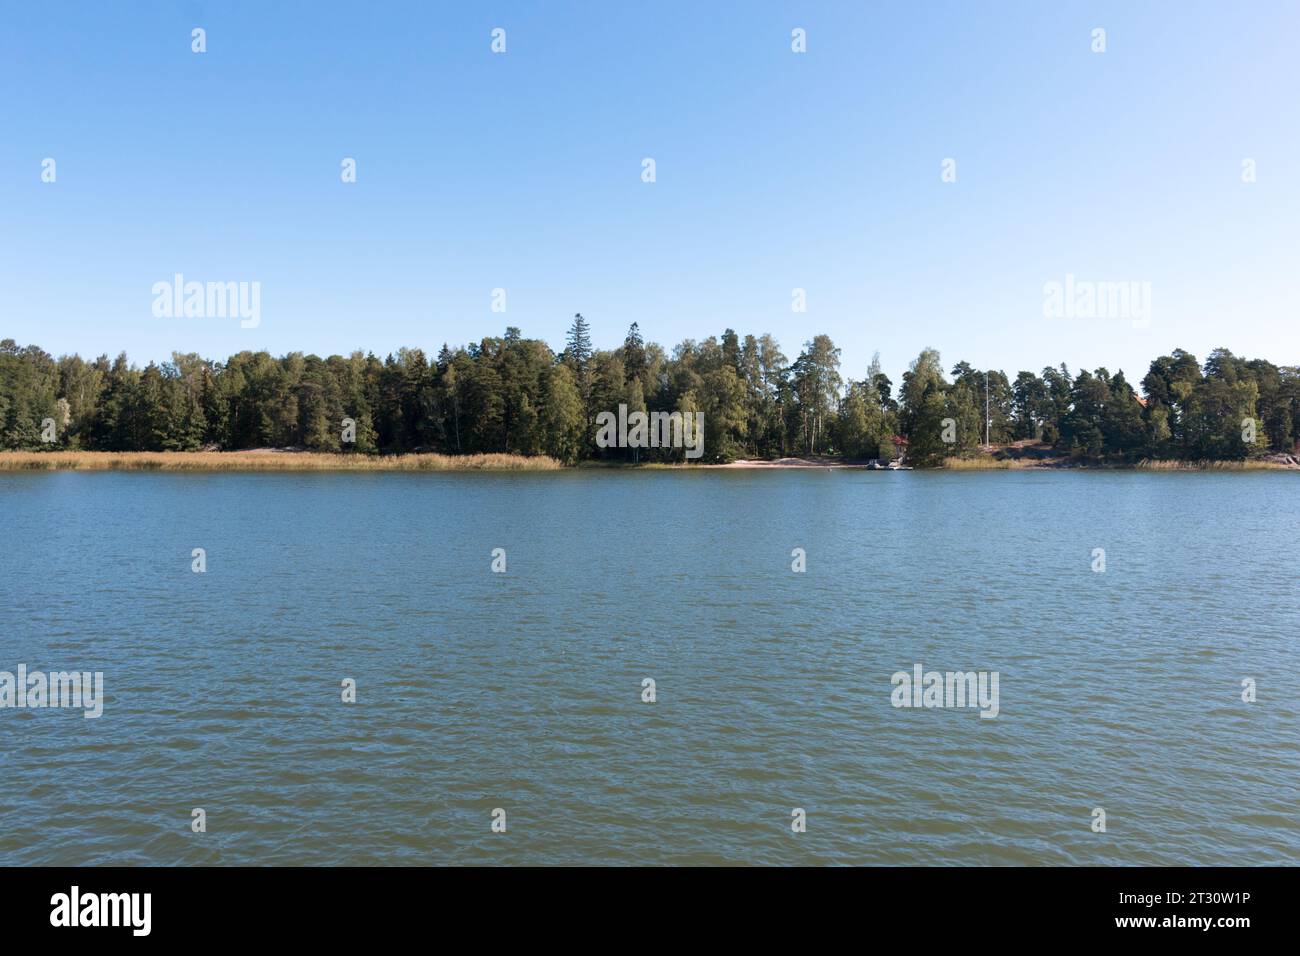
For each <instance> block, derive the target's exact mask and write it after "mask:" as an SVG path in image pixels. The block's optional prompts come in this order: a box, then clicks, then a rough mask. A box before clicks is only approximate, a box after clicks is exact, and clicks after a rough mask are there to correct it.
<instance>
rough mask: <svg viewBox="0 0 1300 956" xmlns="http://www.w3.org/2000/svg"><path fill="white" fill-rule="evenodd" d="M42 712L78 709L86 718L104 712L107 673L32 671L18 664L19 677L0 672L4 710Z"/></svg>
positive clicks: (1, 699)
mask: <svg viewBox="0 0 1300 956" xmlns="http://www.w3.org/2000/svg"><path fill="white" fill-rule="evenodd" d="M6 707H14V708H19V709H33V710H36V709H40V708H44V707H75V708H80V709H81V710H84V711H85V713H84V714H82V716H83V717H86V718H88V719H90V718H94V717H99V716H100V715H101V714H103V713H104V672H103V671H95V672H94V673H93V674H92V673H91V672H90V671H53V672H51V673H49V674H46V673H45V672H44V671H28V670H27V665H26V664H19V665H18V672H17V674H13V673H11V672H9V671H0V709H4V708H6Z"/></svg>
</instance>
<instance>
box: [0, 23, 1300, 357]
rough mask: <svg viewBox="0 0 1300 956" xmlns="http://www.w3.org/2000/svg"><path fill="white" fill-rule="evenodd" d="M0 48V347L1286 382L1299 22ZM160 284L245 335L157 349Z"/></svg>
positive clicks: (390, 35) (210, 320)
mask: <svg viewBox="0 0 1300 956" xmlns="http://www.w3.org/2000/svg"><path fill="white" fill-rule="evenodd" d="M0 11H2V14H0V244H2V245H0V290H3V297H4V298H3V309H4V313H3V321H2V322H0V337H12V338H15V339H17V340H18V341H19V342H20V343H22V344H26V343H35V344H38V345H40V346H42V347H43V348H45V349H47V350H48V351H51V352H53V353H55V354H60V353H63V352H73V351H76V352H80V353H81V354H82V355H86V356H90V355H95V354H99V353H101V352H107V353H109V354H116V353H117V352H118V351H121V350H123V349H124V350H126V351H127V352H128V354H129V355H130V356H131V357H132V359H134V360H136V361H138V362H140V363H142V364H143V363H144V362H146V361H148V360H150V359H158V360H161V359H165V358H167V357H168V356H169V355H170V353H171V352H172V351H173V350H180V351H198V352H201V353H203V354H204V355H207V356H209V357H215V358H224V357H225V356H226V355H228V354H230V353H232V352H236V351H239V350H242V349H260V348H264V349H267V350H269V351H271V352H273V353H275V354H282V353H284V352H287V351H299V350H300V351H307V352H317V353H319V354H322V355H325V354H329V353H332V352H348V351H351V350H353V349H357V348H360V349H364V350H369V351H374V352H375V353H376V354H379V355H381V356H382V355H384V354H386V353H387V352H389V351H391V350H394V349H396V348H398V347H400V346H403V345H407V346H420V347H423V348H425V349H426V350H429V351H436V349H437V348H438V347H439V346H440V345H441V344H442V343H443V342H444V341H446V342H450V343H452V344H456V343H465V342H468V341H472V340H477V339H479V338H481V337H483V336H485V335H494V334H500V333H501V332H502V331H503V330H504V328H505V326H507V325H515V326H519V327H520V328H521V329H522V330H523V332H524V334H525V335H529V336H536V337H540V338H544V339H546V340H547V341H549V342H550V343H551V344H552V346H554V347H556V348H557V349H558V348H559V347H561V346H562V344H563V335H564V331H565V329H566V327H567V325H568V324H569V321H570V319H571V317H572V315H573V313H574V312H577V311H581V312H582V313H584V315H586V317H587V318H588V320H589V321H590V322H591V324H592V330H593V337H594V340H595V344H596V345H597V346H598V347H613V346H615V345H617V344H619V343H620V342H621V341H622V338H623V335H624V333H625V332H626V329H627V327H628V325H629V323H631V322H633V321H636V322H639V323H640V325H641V329H642V331H643V333H644V334H645V336H646V337H647V338H648V339H651V340H654V341H657V342H659V343H661V344H663V345H664V346H665V347H666V348H669V349H671V347H672V345H674V344H675V343H676V342H678V341H680V340H681V339H683V338H687V337H691V338H704V337H706V336H708V335H711V334H720V333H721V332H722V330H723V329H724V328H726V327H728V326H730V327H733V328H735V329H736V330H737V331H738V332H740V333H741V334H742V335H743V334H745V333H747V332H753V333H755V334H758V333H761V332H765V331H766V332H771V333H772V334H773V335H775V336H776V337H777V339H778V340H779V341H780V342H781V344H782V346H783V347H784V351H785V352H786V354H787V355H788V356H789V357H790V358H792V359H793V358H794V356H795V355H796V354H797V353H798V351H799V348H800V346H801V344H802V343H803V342H804V341H805V340H806V339H808V338H810V337H811V336H812V335H813V334H816V333H818V332H825V333H828V334H829V335H830V336H831V337H832V338H833V339H834V340H835V342H836V343H837V344H838V345H839V346H841V348H842V349H843V362H844V365H843V372H844V373H845V374H846V375H848V376H852V377H860V376H861V375H862V374H863V373H864V371H865V369H866V366H867V364H868V362H869V361H870V359H871V355H872V353H873V352H874V351H876V350H879V351H880V352H881V356H882V360H883V363H884V367H885V370H886V371H887V372H889V373H890V374H891V375H892V376H894V378H895V381H897V377H898V374H899V372H900V371H901V370H902V369H903V368H904V367H905V366H906V364H907V362H908V361H910V360H911V359H912V358H913V357H914V356H915V355H916V353H917V352H918V351H920V349H921V348H922V347H924V346H927V345H932V346H934V347H936V348H938V349H940V351H941V352H942V354H943V358H944V362H945V364H946V365H947V366H949V367H951V365H952V364H954V363H955V362H957V361H958V360H960V359H965V360H967V361H969V362H971V364H972V365H974V366H976V367H977V368H983V367H990V366H991V367H994V368H1003V369H1005V370H1007V371H1008V372H1009V373H1010V374H1012V375H1014V373H1015V372H1016V371H1017V370H1019V369H1022V368H1027V369H1033V370H1039V369H1041V368H1042V367H1043V366H1044V365H1047V364H1057V363H1059V362H1061V361H1065V362H1067V363H1069V365H1070V367H1071V368H1072V369H1074V368H1077V367H1079V366H1086V367H1088V368H1095V367H1097V366H1101V365H1105V366H1106V367H1108V368H1110V369H1111V370H1112V371H1114V370H1115V369H1117V368H1123V369H1124V370H1125V371H1126V372H1127V373H1128V374H1129V375H1130V377H1131V378H1135V379H1139V378H1140V377H1141V375H1142V374H1143V373H1144V371H1145V368H1146V365H1147V363H1148V362H1149V360H1150V359H1151V358H1152V357H1154V356H1155V355H1158V354H1161V353H1164V352H1168V351H1169V350H1171V349H1173V348H1175V347H1182V348H1186V349H1188V350H1190V351H1192V352H1194V353H1195V354H1196V355H1197V356H1198V357H1199V358H1201V359H1204V357H1205V354H1206V353H1207V352H1208V351H1209V350H1210V349H1211V348H1214V347H1216V346H1220V345H1222V346H1226V347H1228V348H1231V349H1232V350H1233V351H1235V352H1238V353H1243V354H1246V355H1249V356H1252V357H1255V356H1262V357H1266V358H1269V359H1271V360H1273V361H1275V362H1277V363H1279V364H1295V363H1300V309H1298V308H1297V303H1298V302H1300V235H1298V228H1300V227H1298V224H1300V215H1298V214H1300V3H1297V2H1293V0H1273V2H1254V0H1252V2H1241V3H1229V2H1220V3H1201V2H1187V0H1177V2H1174V0H1166V2H1142V3H1134V2H1119V3H1096V2H1093V3H1070V2H1056V0H1054V2H1050V3H1049V2H1037V0H1026V2H988V3H977V2H970V0H966V2H953V3H939V2H930V0H915V2H898V3H866V2H842V3H840V2H826V0H820V2H807V3H797V2H779V3H763V2H746V3H739V2H737V3H713V2H692V3H660V2H657V3H632V2H621V0H620V2H616V0H608V2H602V3H594V2H592V3H561V2H547V3H536V2H526V3H488V2H484V3H477V2H476V3H469V2H464V3H458V4H450V3H433V2H423V3H410V4H398V3H382V2H377V3H331V2H311V3H267V2H230V3H227V2H220V3H218V2H178V3H166V2H161V0H154V2H140V3H129V4H128V3H115V4H109V3H62V2H52V0H40V2H21V3H20V2H16V0H4V2H3V6H0ZM194 27H203V28H204V29H205V30H206V31H207V52H206V53H203V54H195V53H192V52H191V30H192V28H194ZM494 27H502V28H504V29H505V30H506V43H507V47H506V50H507V52H506V53H505V54H501V55H496V54H493V53H492V52H491V49H490V42H491V37H490V33H491V30H492V29H493V28H494ZM796 27H801V28H803V29H805V30H806V31H807V53H805V54H796V53H793V52H792V51H791V36H790V35H791V30H792V29H794V28H796ZM1096 27H1102V28H1104V29H1105V30H1106V51H1105V52H1104V53H1094V52H1093V51H1092V44H1093V39H1092V35H1091V34H1092V30H1093V29H1094V28H1096ZM47 157H49V158H53V159H55V161H56V164H57V165H56V173H57V180H56V182H54V183H52V184H50V183H43V182H42V181H41V171H42V161H43V160H44V159H45V158H47ZM344 157H354V158H355V159H356V161H357V173H358V181H357V182H356V183H355V184H345V183H343V182H341V180H340V168H341V167H340V164H341V162H342V160H343V158H344ZM645 157H651V158H653V159H654V160H655V162H656V167H657V168H656V174H657V181H656V182H654V183H645V182H642V177H641V171H642V166H641V162H642V159H643V158H645ZM949 157H951V158H953V159H955V160H956V172H957V179H956V182H951V183H945V182H942V181H941V175H940V173H941V163H942V162H943V160H944V159H945V158H949ZM1244 159H1253V160H1254V161H1255V164H1256V175H1257V181H1256V182H1254V183H1249V184H1248V183H1243V182H1242V161H1243V160H1244ZM178 272H179V273H182V274H184V276H185V277H186V279H187V280H199V281H222V282H225V281H249V282H251V281H257V282H260V283H261V287H262V303H261V324H260V325H259V326H258V327H257V328H249V329H246V328H240V324H239V322H238V320H237V319H227V318H214V317H207V318H202V319H199V318H189V319H186V318H157V317H155V316H154V315H153V311H152V304H153V295H152V292H151V287H152V286H153V284H154V283H155V282H158V281H161V280H170V278H171V277H172V275H173V274H174V273H178ZM1067 274H1073V275H1075V276H1076V277H1078V278H1079V279H1084V280H1094V281H1102V280H1131V281H1142V282H1149V283H1150V284H1151V286H1150V288H1151V317H1150V324H1149V325H1148V326H1146V327H1143V328H1137V327H1135V323H1134V322H1131V321H1125V320H1123V319H1092V320H1087V319H1079V318H1074V319H1048V318H1045V317H1044V316H1043V301H1044V293H1043V286H1044V283H1046V282H1050V281H1063V280H1064V278H1065V276H1066V275H1067ZM498 287H500V288H504V289H505V290H506V304H507V311H506V313H505V314H500V313H494V312H492V311H491V308H490V306H491V292H492V290H493V289H494V288H498ZM794 288H803V289H805V290H806V291H807V304H808V308H807V312H806V313H803V314H799V313H795V312H793V311H792V309H791V290H792V289H794Z"/></svg>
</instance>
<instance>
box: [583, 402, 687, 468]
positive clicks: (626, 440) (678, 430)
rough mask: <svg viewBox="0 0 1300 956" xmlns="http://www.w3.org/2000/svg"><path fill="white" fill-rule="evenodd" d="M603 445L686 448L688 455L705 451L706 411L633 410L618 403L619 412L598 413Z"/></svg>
mask: <svg viewBox="0 0 1300 956" xmlns="http://www.w3.org/2000/svg"><path fill="white" fill-rule="evenodd" d="M596 425H597V426H598V427H599V428H600V431H598V432H597V433H596V446H597V447H599V448H684V449H686V457H687V458H699V457H700V456H701V455H703V454H704V413H703V412H686V413H685V414H683V413H681V412H632V413H631V414H630V415H629V414H628V411H627V405H625V404H624V405H619V406H618V414H617V415H615V414H614V413H613V412H601V413H600V414H599V415H597V416H596Z"/></svg>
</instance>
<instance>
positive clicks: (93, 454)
mask: <svg viewBox="0 0 1300 956" xmlns="http://www.w3.org/2000/svg"><path fill="white" fill-rule="evenodd" d="M562 467H563V466H562V465H561V464H560V463H559V462H558V461H556V460H555V459H554V458H549V457H547V456H545V455H537V456H532V457H525V456H523V455H359V454H349V455H335V454H328V453H323V452H251V451H242V452H241V451H226V452H222V451H165V452H151V451H129V452H110V451H53V452H41V451H6V452H0V471H54V470H75V471H555V470H557V469H559V468H562Z"/></svg>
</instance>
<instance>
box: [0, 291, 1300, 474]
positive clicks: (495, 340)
mask: <svg viewBox="0 0 1300 956" xmlns="http://www.w3.org/2000/svg"><path fill="white" fill-rule="evenodd" d="M567 338H568V344H567V347H566V349H565V350H564V352H563V353H561V354H560V355H559V356H557V355H556V354H555V353H554V352H552V351H551V349H550V347H549V346H548V345H547V344H546V343H545V342H542V341H540V340H537V339H528V338H524V337H523V335H522V334H521V333H520V331H519V330H518V329H516V328H513V327H512V328H508V329H506V331H505V334H504V335H503V336H501V337H488V338H484V339H482V340H480V341H479V342H476V343H471V344H469V345H467V346H465V347H463V348H451V347H449V346H447V345H444V346H443V347H442V348H441V350H440V351H439V352H438V356H437V359H436V360H434V361H430V360H429V359H428V358H427V356H426V355H425V353H424V352H423V351H422V350H421V349H400V350H398V352H397V353H396V354H393V355H389V356H388V357H387V358H386V359H383V360H382V361H381V360H380V359H379V358H377V357H376V356H374V355H372V354H366V353H362V352H353V353H351V354H350V355H348V356H340V355H331V356H329V357H328V358H324V359H322V358H320V357H318V356H315V355H303V354H301V353H297V352H294V353H290V354H288V355H285V356H283V357H281V358H275V357H273V356H271V355H269V354H268V353H266V352H240V353H238V354H237V355H232V356H230V357H229V358H228V359H226V361H225V362H218V361H213V360H210V359H205V358H202V357H200V356H198V355H195V354H192V353H190V354H180V353H177V354H173V355H172V357H171V361H169V362H164V363H162V364H154V363H150V364H149V365H147V366H146V367H144V368H143V369H141V368H138V367H136V366H133V365H131V364H130V362H129V361H128V360H127V357H126V356H125V355H119V356H118V357H117V358H116V359H114V360H113V361H111V362H110V361H109V359H108V357H107V356H100V357H98V358H96V359H94V360H93V361H86V360H83V359H82V358H80V357H79V356H76V355H72V356H62V357H60V358H58V359H57V360H56V359H54V358H52V357H51V356H50V355H49V354H47V353H46V352H44V351H42V350H41V349H39V348H37V347H35V346H27V347H19V346H18V345H17V344H16V343H15V342H14V341H13V340H11V339H6V340H4V341H0V447H3V448H8V449H19V450H31V451H48V450H54V449H62V450H76V449H85V450H100V451H194V450H198V449H201V448H204V447H211V446H215V447H219V448H221V449H226V450H236V449H247V448H263V447H272V448H285V447H292V448H302V449H308V450H312V451H322V452H340V451H341V452H347V453H355V454H363V455H364V454H374V453H379V452H383V453H400V452H416V451H422V452H438V453H442V454H452V455H457V454H459V455H469V454H479V455H494V454H502V453H504V454H508V455H538V454H547V455H550V456H552V457H554V458H556V459H558V460H560V461H563V462H565V463H569V464H573V463H577V462H579V461H581V460H582V459H585V458H604V459H607V460H609V461H635V462H680V461H683V460H684V452H683V449H681V448H643V449H623V448H607V449H598V448H597V447H596V445H595V440H594V439H595V425H594V422H595V416H596V414H597V413H598V412H601V411H610V412H615V413H616V412H617V410H618V407H619V405H626V406H627V408H628V411H629V412H638V411H641V412H646V413H656V412H659V413H672V412H681V413H683V414H687V413H692V412H695V411H701V412H703V413H704V418H705V430H704V452H703V455H702V456H701V458H700V460H701V461H704V462H719V461H729V460H732V459H736V458H741V457H748V458H777V457H782V456H786V455H790V454H802V455H818V454H842V455H844V456H846V457H849V458H854V459H868V458H885V457H893V456H894V455H895V454H896V451H895V443H896V441H902V440H903V439H906V443H907V444H906V449H907V458H908V460H909V461H910V462H912V463H913V464H917V465H937V464H941V463H942V462H943V461H944V459H945V458H949V457H953V456H962V455H965V454H970V453H972V452H973V451H974V450H975V449H976V448H977V447H978V446H979V445H981V444H982V443H983V441H984V434H985V429H986V428H987V430H988V433H989V436H990V438H991V440H992V442H993V443H995V444H998V443H1005V442H1011V441H1032V440H1041V441H1044V442H1047V443H1048V444H1052V445H1055V446H1056V447H1057V448H1059V449H1061V450H1065V451H1069V452H1070V453H1072V454H1074V455H1077V456H1079V457H1080V458H1084V459H1090V460H1113V461H1135V460H1137V459H1140V458H1180V459H1184V460H1200V459H1213V460H1222V461H1231V460H1240V459H1244V458H1247V457H1249V456H1252V455H1257V454H1260V453H1262V452H1265V451H1268V450H1270V449H1272V450H1275V451H1283V452H1288V453H1291V452H1293V451H1294V449H1295V447H1296V443H1297V439H1298V438H1300V369H1297V368H1295V367H1293V366H1283V367H1279V366H1275V365H1273V364H1272V363H1270V362H1267V361H1264V360H1262V359H1252V360H1247V359H1243V358H1240V357H1238V356H1235V355H1233V354H1232V353H1231V352H1229V351H1228V350H1226V349H1216V350H1215V351H1214V352H1212V353H1211V355H1210V357H1209V359H1207V360H1206V362H1205V364H1204V366H1201V365H1198V363H1197V361H1196V359H1195V357H1194V356H1192V355H1190V354H1188V353H1186V352H1183V351H1181V350H1175V351H1174V353H1173V354H1172V355H1165V356H1161V357H1159V358H1157V359H1156V360H1155V361H1153V362H1152V363H1151V365H1150V368H1149V369H1148V371H1147V373H1146V375H1145V377H1144V378H1143V379H1142V384H1141V389H1142V392H1143V397H1139V396H1138V394H1137V393H1136V391H1135V390H1134V388H1133V386H1132V385H1130V384H1129V382H1128V381H1127V379H1126V378H1125V376H1124V373H1123V372H1116V373H1115V374H1113V375H1112V374H1111V373H1110V372H1108V371H1107V370H1106V369H1104V368H1102V369H1096V370H1095V371H1093V372H1088V371H1080V372H1078V373H1077V374H1076V375H1073V376H1072V375H1071V373H1070V371H1069V370H1068V369H1067V368H1066V366H1065V365H1060V366H1058V367H1055V368H1052V367H1049V368H1045V369H1043V371H1042V374H1041V375H1036V374H1034V373H1032V372H1027V371H1022V372H1019V373H1018V374H1017V375H1016V377H1015V378H1014V380H1012V379H1009V378H1008V377H1007V375H1006V374H1005V373H1003V372H1001V371H997V370H987V371H986V370H980V369H976V368H973V367H972V366H971V365H970V364H969V363H967V362H959V363H958V364H957V365H956V366H954V367H953V369H952V371H951V376H952V380H951V382H950V381H948V379H946V378H945V376H944V369H943V366H942V364H941V362H940V356H939V353H938V352H937V351H935V350H933V349H926V350H924V351H923V352H922V353H921V354H920V355H919V356H918V357H917V359H916V360H915V361H914V362H913V363H912V364H911V366H910V367H909V369H908V371H907V372H906V373H904V375H903V381H902V385H901V388H900V389H899V394H898V400H897V401H896V400H895V399H894V397H893V394H892V389H893V385H892V383H891V382H890V380H889V378H888V376H886V375H885V374H884V373H883V372H882V371H881V369H880V363H879V358H878V357H876V358H875V359H873V361H872V363H871V365H870V367H869V368H867V369H866V370H865V374H864V375H863V377H862V378H860V379H857V378H849V379H848V380H847V382H846V381H845V380H844V379H843V378H842V377H841V375H840V351H839V349H838V348H836V347H835V344H834V343H833V342H832V341H831V339H830V338H829V337H828V336H825V335H818V336H815V337H813V338H812V339H811V340H810V341H808V342H807V343H805V345H804V349H803V351H802V352H801V353H800V354H799V356H798V358H796V360H795V361H794V362H793V363H792V364H791V363H789V362H788V361H787V359H786V357H785V355H783V354H782V352H781V349H780V346H779V345H778V344H777V342H776V341H775V340H774V339H773V338H772V337H771V336H770V335H762V336H753V335H744V336H741V335H739V334H737V333H736V332H735V331H733V330H731V329H727V330H725V331H724V332H723V333H722V335H721V336H720V337H714V336H710V337H709V338H706V339H704V340H702V341H695V340H692V339H688V340H686V341H684V342H682V343H681V344H680V345H678V346H677V347H676V348H675V349H674V350H673V352H672V354H671V355H668V354H666V353H665V351H664V349H663V348H661V347H660V346H659V345H656V344H654V343H652V342H646V341H645V340H644V338H643V337H642V335H641V332H640V329H639V328H638V327H637V326H636V325H635V324H634V325H632V327H631V328H630V329H629V330H628V332H627V334H626V336H625V337H624V339H623V341H622V344H621V345H620V346H619V347H617V348H615V349H613V350H611V351H606V350H599V349H596V348H594V347H593V345H592V342H591V332H590V327H589V326H588V324H587V322H586V320H585V319H584V318H582V316H581V315H579V316H575V318H574V323H573V326H572V328H571V329H570V330H569V333H568V337H567ZM347 420H350V421H351V422H352V427H353V428H354V430H355V441H353V442H347V441H345V440H344V423H345V421H347ZM47 422H52V423H53V425H54V438H55V440H54V441H52V442H51V441H47V440H46V436H47V435H48V434H49V428H48V427H46V423H47ZM899 436H902V438H900V437H899ZM1252 436H1253V440H1252ZM945 437H949V438H951V439H952V440H951V441H946V440H945Z"/></svg>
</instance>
